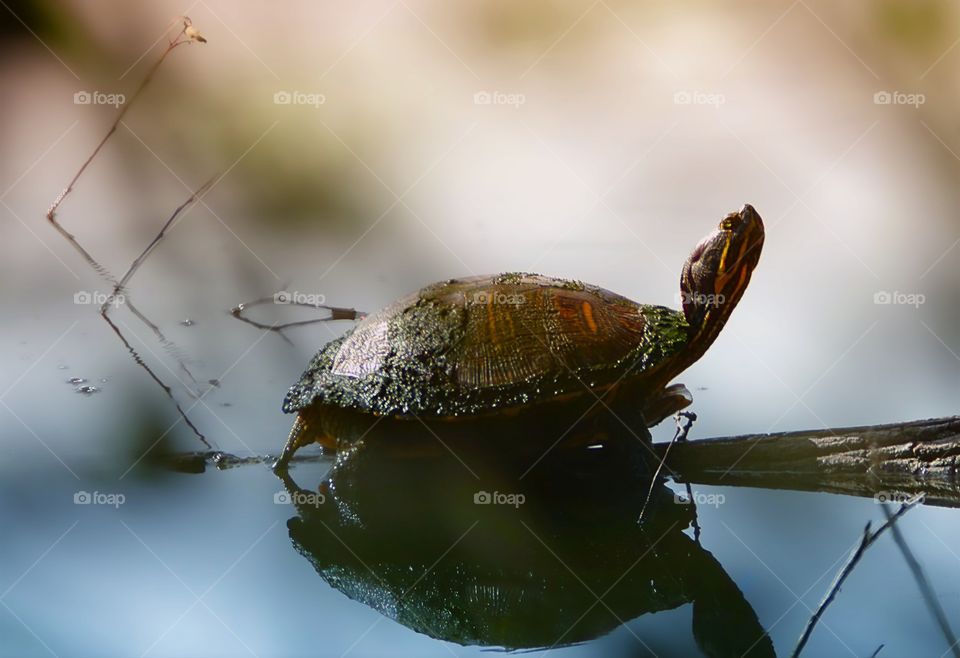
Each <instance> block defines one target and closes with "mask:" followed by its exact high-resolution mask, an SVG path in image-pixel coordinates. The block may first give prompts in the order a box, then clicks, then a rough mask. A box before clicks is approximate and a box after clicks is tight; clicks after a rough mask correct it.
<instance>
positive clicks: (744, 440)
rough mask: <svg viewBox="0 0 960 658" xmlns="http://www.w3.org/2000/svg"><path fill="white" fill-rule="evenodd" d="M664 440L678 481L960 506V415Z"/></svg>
mask: <svg viewBox="0 0 960 658" xmlns="http://www.w3.org/2000/svg"><path fill="white" fill-rule="evenodd" d="M667 446H668V444H666V443H658V444H655V448H656V449H657V450H658V453H659V455H660V456H661V458H663V456H664V455H666V467H667V469H668V470H667V471H666V472H667V473H670V474H671V475H673V476H674V477H675V478H676V479H677V480H678V481H680V482H689V483H691V484H707V485H718V486H739V487H743V486H747V487H759V488H767V489H787V490H794V491H820V492H828V493H838V494H846V495H852V496H868V497H876V498H877V499H878V500H884V501H891V502H902V500H903V499H906V498H909V497H910V496H912V495H915V494H918V493H925V494H926V497H925V502H926V504H928V505H939V506H945V507H960V416H952V417H948V418H936V419H930V420H918V421H913V422H907V423H894V424H890V425H872V426H862V427H845V428H839V429H828V430H817V431H800V432H781V433H776V434H747V435H743V436H734V437H725V438H718V439H704V440H698V441H688V442H681V443H676V444H674V445H673V446H672V448H670V450H669V452H668V451H667Z"/></svg>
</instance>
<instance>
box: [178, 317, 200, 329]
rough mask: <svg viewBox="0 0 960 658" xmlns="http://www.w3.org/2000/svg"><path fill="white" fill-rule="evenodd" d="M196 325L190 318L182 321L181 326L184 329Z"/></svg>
mask: <svg viewBox="0 0 960 658" xmlns="http://www.w3.org/2000/svg"><path fill="white" fill-rule="evenodd" d="M195 324H196V322H194V321H193V320H191V319H190V318H184V319H183V320H181V321H180V326H182V327H192V326H193V325H195Z"/></svg>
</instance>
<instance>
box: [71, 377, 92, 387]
mask: <svg viewBox="0 0 960 658" xmlns="http://www.w3.org/2000/svg"><path fill="white" fill-rule="evenodd" d="M67 383H68V384H72V385H73V386H79V385H80V384H86V383H87V380H86V379H84V378H83V377H71V378H70V379H68V380H67Z"/></svg>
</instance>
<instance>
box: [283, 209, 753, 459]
mask: <svg viewBox="0 0 960 658" xmlns="http://www.w3.org/2000/svg"><path fill="white" fill-rule="evenodd" d="M763 241H764V229H763V221H762V220H761V218H760V215H759V214H758V213H757V212H756V210H754V208H753V207H752V206H751V205H749V204H745V205H744V206H743V207H742V208H741V209H740V210H739V211H738V212H732V213H729V214H727V215H726V216H725V217H724V218H723V219H722V220H721V221H720V223H719V226H718V227H717V228H716V230H714V231H713V232H711V233H710V234H709V235H707V236H706V237H704V238H703V239H702V240H701V241H700V242H699V243H698V244H697V246H696V247H695V248H694V250H693V251H692V252H691V254H690V255H689V256H688V257H687V260H686V261H685V262H684V264H683V269H682V273H681V276H680V302H681V305H682V309H681V310H679V311H678V310H674V309H671V308H667V307H665V306H659V305H651V304H639V303H637V302H634V301H631V300H630V299H628V298H626V297H623V296H621V295H618V294H616V293H613V292H610V291H608V290H605V289H603V288H600V287H598V286H593V285H589V284H586V283H582V282H580V281H574V280H566V279H558V278H552V277H547V276H542V275H539V274H530V273H524V272H511V273H506V274H497V275H491V276H472V277H468V278H459V279H448V280H446V281H441V282H438V283H434V284H432V285H428V286H426V287H425V288H422V289H420V290H418V291H417V292H414V293H412V294H410V295H407V296H405V297H403V298H401V299H399V300H397V301H395V302H394V303H392V304H390V305H389V306H387V307H385V308H384V309H382V310H380V311H378V312H376V313H374V314H371V315H369V316H367V317H366V318H364V319H363V320H362V321H360V322H359V323H358V324H357V325H356V326H355V327H354V328H353V329H351V330H349V331H347V332H346V333H345V334H344V335H343V336H341V337H339V338H337V339H334V340H332V341H331V342H329V343H327V344H326V345H325V346H324V347H322V348H321V349H320V351H319V352H317V354H316V355H315V356H314V357H313V359H312V360H311V361H310V363H309V364H308V367H307V369H306V370H305V371H304V373H303V375H302V376H301V377H300V380H299V381H298V382H297V383H296V384H294V385H293V386H291V387H290V389H289V390H288V392H287V395H286V397H285V399H284V401H283V411H284V412H286V413H296V414H297V418H296V420H295V422H294V424H293V427H292V429H291V431H290V435H289V437H288V439H287V443H286V445H285V447H284V449H283V452H282V454H281V456H280V458H279V459H278V461H277V463H276V465H275V468H276V469H277V470H278V471H279V470H284V469H286V467H287V465H288V463H289V460H290V458H291V456H292V455H293V453H294V452H295V451H296V450H297V449H298V448H300V447H301V446H303V445H307V444H309V443H312V442H315V441H316V442H319V443H321V444H324V443H325V441H329V440H330V439H331V438H333V437H330V436H329V435H326V433H325V432H324V430H323V428H322V427H321V425H322V423H320V422H319V421H318V420H317V419H318V418H320V417H321V416H322V413H323V412H324V410H325V409H326V410H334V411H335V410H349V411H350V412H357V413H360V414H369V415H371V416H377V417H392V418H396V419H403V420H411V419H420V420H424V419H430V420H431V421H457V420H459V421H463V420H467V421H470V420H474V419H481V418H491V417H507V416H510V415H516V414H521V413H527V412H528V411H531V410H543V409H549V408H554V409H555V408H557V407H556V405H568V404H571V403H573V402H574V401H577V400H580V401H586V402H587V403H589V407H588V408H593V407H595V406H598V405H596V404H594V403H593V402H594V401H602V402H604V404H603V405H600V406H603V407H607V406H609V405H610V404H613V403H614V402H616V403H618V405H620V404H622V403H624V402H625V403H626V404H627V405H628V406H631V407H632V408H633V409H635V410H637V411H638V412H639V415H640V417H641V418H640V420H641V421H642V422H643V423H644V428H643V429H644V431H646V427H652V426H654V425H656V424H657V423H659V422H660V421H661V420H663V419H664V418H666V417H668V416H670V415H672V414H673V413H675V412H677V411H680V410H681V409H683V408H685V407H686V406H688V405H689V404H691V402H692V396H691V394H690V392H689V391H688V390H687V389H686V388H685V387H684V386H683V385H682V384H673V385H670V381H671V380H672V379H673V378H674V377H675V376H676V375H678V374H679V373H681V372H682V371H684V370H685V369H686V368H687V367H689V366H690V365H691V364H693V363H694V362H695V361H697V360H698V359H699V358H700V357H701V356H702V355H703V354H704V352H706V350H707V349H708V348H709V347H710V345H711V344H712V343H713V341H714V340H715V339H716V337H717V335H718V334H719V333H720V330H721V329H722V328H723V326H724V325H725V324H726V322H727V319H728V318H729V317H730V313H731V312H732V311H733V308H734V307H735V306H736V305H737V303H738V302H739V301H740V298H741V296H742V295H743V292H744V290H745V289H746V287H747V285H748V283H749V282H750V277H751V274H752V272H753V270H754V268H755V267H756V265H757V263H758V261H759V258H760V251H761V249H762V247H763ZM647 436H649V434H648V435H647Z"/></svg>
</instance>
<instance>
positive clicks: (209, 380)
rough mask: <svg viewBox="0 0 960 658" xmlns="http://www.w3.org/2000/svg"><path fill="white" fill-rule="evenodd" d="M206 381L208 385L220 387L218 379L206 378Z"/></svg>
mask: <svg viewBox="0 0 960 658" xmlns="http://www.w3.org/2000/svg"><path fill="white" fill-rule="evenodd" d="M207 383H208V384H210V386H214V387H216V388H220V380H219V379H208V380H207Z"/></svg>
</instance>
